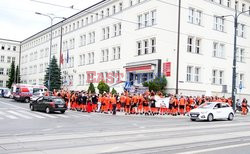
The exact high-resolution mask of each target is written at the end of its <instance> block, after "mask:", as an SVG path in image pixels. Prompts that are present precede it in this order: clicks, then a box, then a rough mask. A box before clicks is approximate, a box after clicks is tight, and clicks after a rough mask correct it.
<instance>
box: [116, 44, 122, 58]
mask: <svg viewBox="0 0 250 154" xmlns="http://www.w3.org/2000/svg"><path fill="white" fill-rule="evenodd" d="M116 50H117V51H116V53H117V57H116V59H120V58H121V48H120V47H117V49H116Z"/></svg>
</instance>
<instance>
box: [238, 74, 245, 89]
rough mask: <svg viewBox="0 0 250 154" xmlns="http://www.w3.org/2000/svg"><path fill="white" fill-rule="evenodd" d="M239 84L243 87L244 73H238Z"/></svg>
mask: <svg viewBox="0 0 250 154" xmlns="http://www.w3.org/2000/svg"><path fill="white" fill-rule="evenodd" d="M239 84H240V85H241V86H242V87H244V74H240V76H239Z"/></svg>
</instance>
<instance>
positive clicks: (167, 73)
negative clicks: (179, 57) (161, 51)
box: [163, 62, 171, 77]
mask: <svg viewBox="0 0 250 154" xmlns="http://www.w3.org/2000/svg"><path fill="white" fill-rule="evenodd" d="M163 74H164V75H165V76H167V77H169V76H171V62H166V63H163Z"/></svg>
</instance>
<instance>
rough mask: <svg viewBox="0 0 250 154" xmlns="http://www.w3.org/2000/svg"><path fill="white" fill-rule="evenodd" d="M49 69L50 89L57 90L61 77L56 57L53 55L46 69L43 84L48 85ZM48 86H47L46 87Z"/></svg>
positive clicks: (59, 86)
mask: <svg viewBox="0 0 250 154" xmlns="http://www.w3.org/2000/svg"><path fill="white" fill-rule="evenodd" d="M49 69H50V89H49V90H50V91H52V90H54V89H56V90H59V89H60V88H61V84H62V78H61V69H60V68H59V66H58V64H57V60H56V57H55V56H53V57H52V59H51V61H50V65H49V67H48V68H47V70H46V74H45V76H44V85H45V86H47V87H48V80H49ZM48 88H49V87H48Z"/></svg>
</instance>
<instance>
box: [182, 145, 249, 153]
mask: <svg viewBox="0 0 250 154" xmlns="http://www.w3.org/2000/svg"><path fill="white" fill-rule="evenodd" d="M248 145H250V143H242V144H236V145H228V146H223V147H216V148H208V149H202V150H195V151H188V152H182V153H178V154H195V153H202V152H210V151H217V150H223V149H231V148H237V147H243V146H248Z"/></svg>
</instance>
